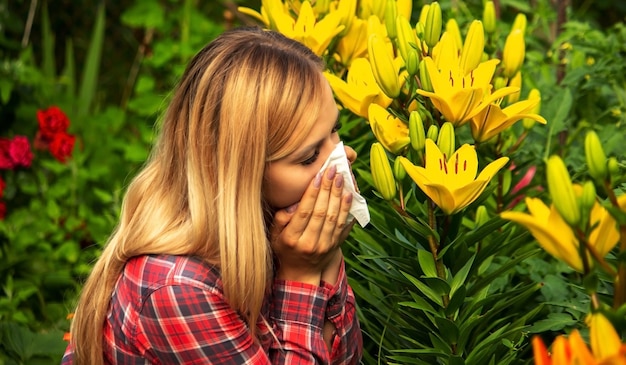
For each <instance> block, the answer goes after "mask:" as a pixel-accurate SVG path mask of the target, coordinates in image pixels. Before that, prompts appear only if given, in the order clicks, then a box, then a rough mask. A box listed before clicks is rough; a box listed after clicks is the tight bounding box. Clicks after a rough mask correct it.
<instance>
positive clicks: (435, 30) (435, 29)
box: [424, 1, 443, 50]
mask: <svg viewBox="0 0 626 365" xmlns="http://www.w3.org/2000/svg"><path fill="white" fill-rule="evenodd" d="M442 25H443V21H442V19H441V7H440V6H439V3H438V2H436V1H435V2H432V3H431V4H430V7H429V8H428V13H427V14H426V22H425V23H424V41H426V45H427V46H428V48H429V50H430V49H432V48H433V47H434V46H435V45H436V44H437V43H438V42H439V38H440V37H441V27H442Z"/></svg>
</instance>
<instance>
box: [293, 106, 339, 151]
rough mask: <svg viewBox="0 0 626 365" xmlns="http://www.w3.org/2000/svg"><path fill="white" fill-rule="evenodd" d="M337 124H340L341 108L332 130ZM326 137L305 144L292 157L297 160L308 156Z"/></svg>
mask: <svg viewBox="0 0 626 365" xmlns="http://www.w3.org/2000/svg"><path fill="white" fill-rule="evenodd" d="M337 124H339V110H337V117H336V118H335V123H334V124H333V127H332V129H331V131H332V130H333V129H334V128H335V127H336V126H337ZM325 138H326V137H323V138H322V139H320V140H319V141H316V142H313V143H311V144H309V145H307V146H304V147H302V148H300V149H298V150H297V151H295V152H294V153H292V154H291V156H292V158H293V159H294V160H296V161H297V160H300V159H303V158H305V157H308V155H309V153H310V152H311V151H314V150H315V149H317V148H318V147H319V146H320V145H321V144H322V142H324V139H325Z"/></svg>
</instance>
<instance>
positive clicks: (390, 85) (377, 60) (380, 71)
mask: <svg viewBox="0 0 626 365" xmlns="http://www.w3.org/2000/svg"><path fill="white" fill-rule="evenodd" d="M367 51H368V55H369V59H370V64H371V66H372V73H373V74H374V78H375V79H376V82H377V83H378V86H380V89H381V90H382V91H383V92H384V93H385V95H387V96H388V97H390V98H392V99H393V98H395V97H397V96H398V95H400V81H399V80H398V70H397V67H396V66H395V64H394V62H393V57H392V56H391V54H390V53H389V51H388V50H387V47H386V45H385V42H384V41H383V40H382V39H380V38H379V35H378V34H376V33H373V34H371V35H370V37H369V39H368V42H367Z"/></svg>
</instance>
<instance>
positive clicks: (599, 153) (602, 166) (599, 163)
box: [585, 131, 608, 181]
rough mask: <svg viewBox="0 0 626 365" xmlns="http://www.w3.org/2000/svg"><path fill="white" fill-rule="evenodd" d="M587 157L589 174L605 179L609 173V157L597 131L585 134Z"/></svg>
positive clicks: (595, 177) (597, 178)
mask: <svg viewBox="0 0 626 365" xmlns="http://www.w3.org/2000/svg"><path fill="white" fill-rule="evenodd" d="M585 159H586V160H587V167H588V168H589V175H591V177H593V178H594V179H596V180H598V181H604V180H605V179H606V177H607V174H608V167H607V159H606V154H604V149H603V148H602V142H600V138H598V135H597V134H596V132H595V131H589V132H587V135H586V136H585Z"/></svg>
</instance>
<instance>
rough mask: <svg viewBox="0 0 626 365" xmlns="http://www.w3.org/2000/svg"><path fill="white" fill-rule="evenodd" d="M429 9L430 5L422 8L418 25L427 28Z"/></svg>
mask: <svg viewBox="0 0 626 365" xmlns="http://www.w3.org/2000/svg"><path fill="white" fill-rule="evenodd" d="M429 9H430V4H424V6H422V10H420V17H419V21H418V23H420V24H422V25H423V26H426V18H427V17H428V10H429ZM418 35H419V33H418Z"/></svg>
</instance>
